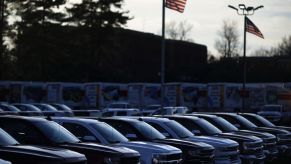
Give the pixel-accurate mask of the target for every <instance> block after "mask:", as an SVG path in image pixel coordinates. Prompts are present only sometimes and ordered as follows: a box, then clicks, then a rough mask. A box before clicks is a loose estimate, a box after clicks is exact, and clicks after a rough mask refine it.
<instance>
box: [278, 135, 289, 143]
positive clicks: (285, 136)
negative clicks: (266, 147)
mask: <svg viewBox="0 0 291 164" xmlns="http://www.w3.org/2000/svg"><path fill="white" fill-rule="evenodd" d="M288 136H289V135H288V134H277V141H278V142H280V141H282V140H289V139H291V138H288Z"/></svg>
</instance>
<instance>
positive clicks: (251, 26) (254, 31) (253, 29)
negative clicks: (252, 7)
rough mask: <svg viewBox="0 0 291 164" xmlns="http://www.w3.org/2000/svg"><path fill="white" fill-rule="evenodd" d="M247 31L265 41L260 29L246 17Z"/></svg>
mask: <svg viewBox="0 0 291 164" xmlns="http://www.w3.org/2000/svg"><path fill="white" fill-rule="evenodd" d="M245 28H246V31H247V32H249V33H252V34H254V35H257V36H258V37H260V38H263V39H264V35H263V34H262V33H261V31H260V30H259V28H258V27H257V26H256V25H255V24H254V23H253V22H252V21H251V20H250V19H249V18H248V17H246V27H245Z"/></svg>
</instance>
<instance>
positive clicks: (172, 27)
mask: <svg viewBox="0 0 291 164" xmlns="http://www.w3.org/2000/svg"><path fill="white" fill-rule="evenodd" d="M192 28H193V25H191V24H189V23H188V22H187V21H186V20H184V21H182V22H180V23H177V22H175V21H171V22H169V23H167V24H166V37H167V38H169V39H174V40H184V41H191V42H192V41H193V40H192V39H190V38H189V36H190V33H191V31H192Z"/></svg>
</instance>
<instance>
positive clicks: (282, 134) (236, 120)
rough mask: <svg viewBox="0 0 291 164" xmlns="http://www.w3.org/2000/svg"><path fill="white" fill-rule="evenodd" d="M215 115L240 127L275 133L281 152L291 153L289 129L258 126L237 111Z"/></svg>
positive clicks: (284, 153)
mask: <svg viewBox="0 0 291 164" xmlns="http://www.w3.org/2000/svg"><path fill="white" fill-rule="evenodd" d="M215 115H217V116H220V117H223V118H224V119H226V120H227V121H228V122H230V123H231V124H233V125H234V126H236V127H237V128H238V129H242V130H251V131H256V132H267V133H271V134H273V135H275V136H276V138H277V147H278V149H279V152H280V153H281V154H283V155H287V156H289V155H290V154H291V133H290V132H288V131H287V130H283V129H279V128H270V127H258V126H256V125H255V124H253V123H252V122H250V121H249V120H247V119H246V118H244V117H243V116H241V115H238V114H236V113H215Z"/></svg>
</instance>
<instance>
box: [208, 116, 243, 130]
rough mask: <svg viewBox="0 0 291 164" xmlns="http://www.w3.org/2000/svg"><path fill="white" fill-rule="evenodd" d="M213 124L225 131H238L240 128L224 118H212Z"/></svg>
mask: <svg viewBox="0 0 291 164" xmlns="http://www.w3.org/2000/svg"><path fill="white" fill-rule="evenodd" d="M211 123H213V125H215V126H216V127H218V128H219V129H220V130H222V131H224V132H235V131H238V128H237V127H235V126H234V125H232V124H231V123H230V122H228V121H226V120H225V119H224V118H221V117H215V118H213V119H212V122H211Z"/></svg>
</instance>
